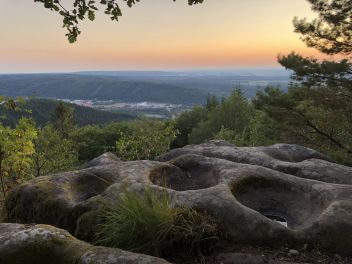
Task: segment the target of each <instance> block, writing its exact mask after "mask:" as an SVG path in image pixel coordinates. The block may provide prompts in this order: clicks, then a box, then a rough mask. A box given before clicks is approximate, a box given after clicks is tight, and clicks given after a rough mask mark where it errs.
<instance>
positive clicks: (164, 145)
mask: <svg viewBox="0 0 352 264" xmlns="http://www.w3.org/2000/svg"><path fill="white" fill-rule="evenodd" d="M176 134H177V131H176V129H175V125H174V123H173V122H162V121H155V120H148V119H143V120H138V121H135V122H131V123H130V124H129V130H127V131H121V132H120V134H119V138H118V140H117V142H116V154H117V156H118V157H119V158H121V159H123V160H142V159H154V158H155V157H156V156H158V155H161V154H163V153H165V152H167V151H168V150H169V149H170V145H171V143H172V141H173V140H174V139H175V138H176Z"/></svg>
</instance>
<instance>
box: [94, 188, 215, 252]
mask: <svg viewBox="0 0 352 264" xmlns="http://www.w3.org/2000/svg"><path fill="white" fill-rule="evenodd" d="M102 223H103V224H101V225H99V226H98V232H97V239H96V242H97V243H98V244H99V245H103V246H108V247H117V248H121V249H125V250H130V251H134V252H138V253H145V254H151V255H154V256H163V257H165V256H171V255H175V254H177V253H182V254H183V255H185V254H187V255H192V254H195V253H199V252H201V251H202V250H204V249H207V250H208V249H209V248H210V247H211V246H214V245H215V243H216V242H217V241H218V239H219V229H218V226H217V224H216V223H215V221H214V220H213V219H212V218H211V217H210V216H209V215H207V214H205V213H202V212H198V211H196V210H194V209H191V208H187V207H180V208H173V207H171V205H170V201H169V197H168V195H167V194H162V195H160V196H157V195H156V194H154V193H153V192H152V191H151V190H146V191H145V193H144V195H142V196H140V195H138V194H136V193H133V192H126V193H125V194H124V195H123V197H122V199H121V201H120V203H119V205H118V206H116V207H114V208H109V210H105V211H104V213H103V215H102Z"/></svg>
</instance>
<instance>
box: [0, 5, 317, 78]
mask: <svg viewBox="0 0 352 264" xmlns="http://www.w3.org/2000/svg"><path fill="white" fill-rule="evenodd" d="M121 2H122V1H121ZM63 3H64V5H65V6H66V7H69V6H70V3H72V2H70V0H63ZM186 3H187V0H177V1H176V2H173V1H172V0H141V3H138V4H137V5H136V6H134V7H133V8H127V7H125V6H124V5H125V4H122V5H123V7H124V8H123V13H124V14H123V16H122V18H121V19H120V21H119V22H112V21H111V20H110V19H109V17H107V16H106V15H104V14H103V13H99V14H98V15H97V18H96V20H95V21H94V22H90V21H84V22H83V23H82V24H81V26H80V28H81V29H82V34H81V35H80V36H79V39H78V41H77V42H76V43H74V44H69V43H68V41H67V39H66V37H65V33H66V32H65V29H64V28H62V21H61V17H60V16H58V15H57V14H55V13H53V12H51V11H49V10H47V9H45V8H43V7H42V5H41V4H40V3H34V1H33V0H16V1H14V0H0V73H9V72H11V73H14V72H71V71H81V70H180V69H231V68H251V67H255V68H264V67H279V65H278V63H277V55H278V54H287V53H289V52H291V51H296V52H299V53H301V54H304V55H307V56H317V55H318V53H317V52H316V51H315V50H313V49H310V48H307V47H306V46H305V45H304V43H303V42H302V41H301V40H300V39H299V35H297V34H295V33H294V32H293V26H292V20H293V17H294V16H298V17H308V18H313V17H314V14H313V13H312V12H311V11H310V5H309V4H308V3H307V2H306V1H305V0H245V1H243V0H205V3H204V4H202V5H196V6H192V7H190V6H188V5H187V4H186Z"/></svg>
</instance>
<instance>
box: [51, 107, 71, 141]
mask: <svg viewBox="0 0 352 264" xmlns="http://www.w3.org/2000/svg"><path fill="white" fill-rule="evenodd" d="M51 123H52V124H53V126H54V128H55V129H56V130H57V131H58V132H59V133H60V135H61V136H62V137H63V138H68V136H69V134H70V132H71V131H72V130H73V129H74V127H75V116H74V108H73V107H71V106H68V105H67V104H65V103H64V102H62V101H60V102H58V104H57V106H56V108H55V111H54V113H53V116H52V118H51Z"/></svg>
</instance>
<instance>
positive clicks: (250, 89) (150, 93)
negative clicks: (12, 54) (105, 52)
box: [0, 69, 289, 118]
mask: <svg viewBox="0 0 352 264" xmlns="http://www.w3.org/2000/svg"><path fill="white" fill-rule="evenodd" d="M288 84H289V73H288V72H287V71H285V70H283V69H247V70H245V69H242V70H232V71H230V70H228V71H182V72H181V71H180V72H178V71H116V72H115V71H114V72H104V71H91V72H76V73H63V74H6V75H0V94H2V95H4V96H11V97H18V96H28V97H35V98H50V99H60V100H65V101H66V102H69V103H74V104H78V105H81V106H86V107H91V108H95V109H98V110H105V111H112V112H116V111H117V112H123V113H132V114H135V115H140V114H142V115H146V116H149V117H155V118H171V117H173V116H175V115H178V114H179V113H180V112H182V111H184V110H185V109H189V108H192V107H193V106H195V105H201V104H203V103H204V102H205V100H206V97H207V96H208V95H215V96H217V97H219V98H221V97H227V96H228V95H229V94H230V93H231V91H233V90H234V89H235V88H241V89H242V90H243V92H244V95H245V96H246V97H248V98H252V97H254V96H255V94H256V92H257V91H258V90H260V89H263V88H264V87H266V86H269V85H270V86H278V87H280V88H282V89H284V90H285V89H286V88H287V86H288Z"/></svg>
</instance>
